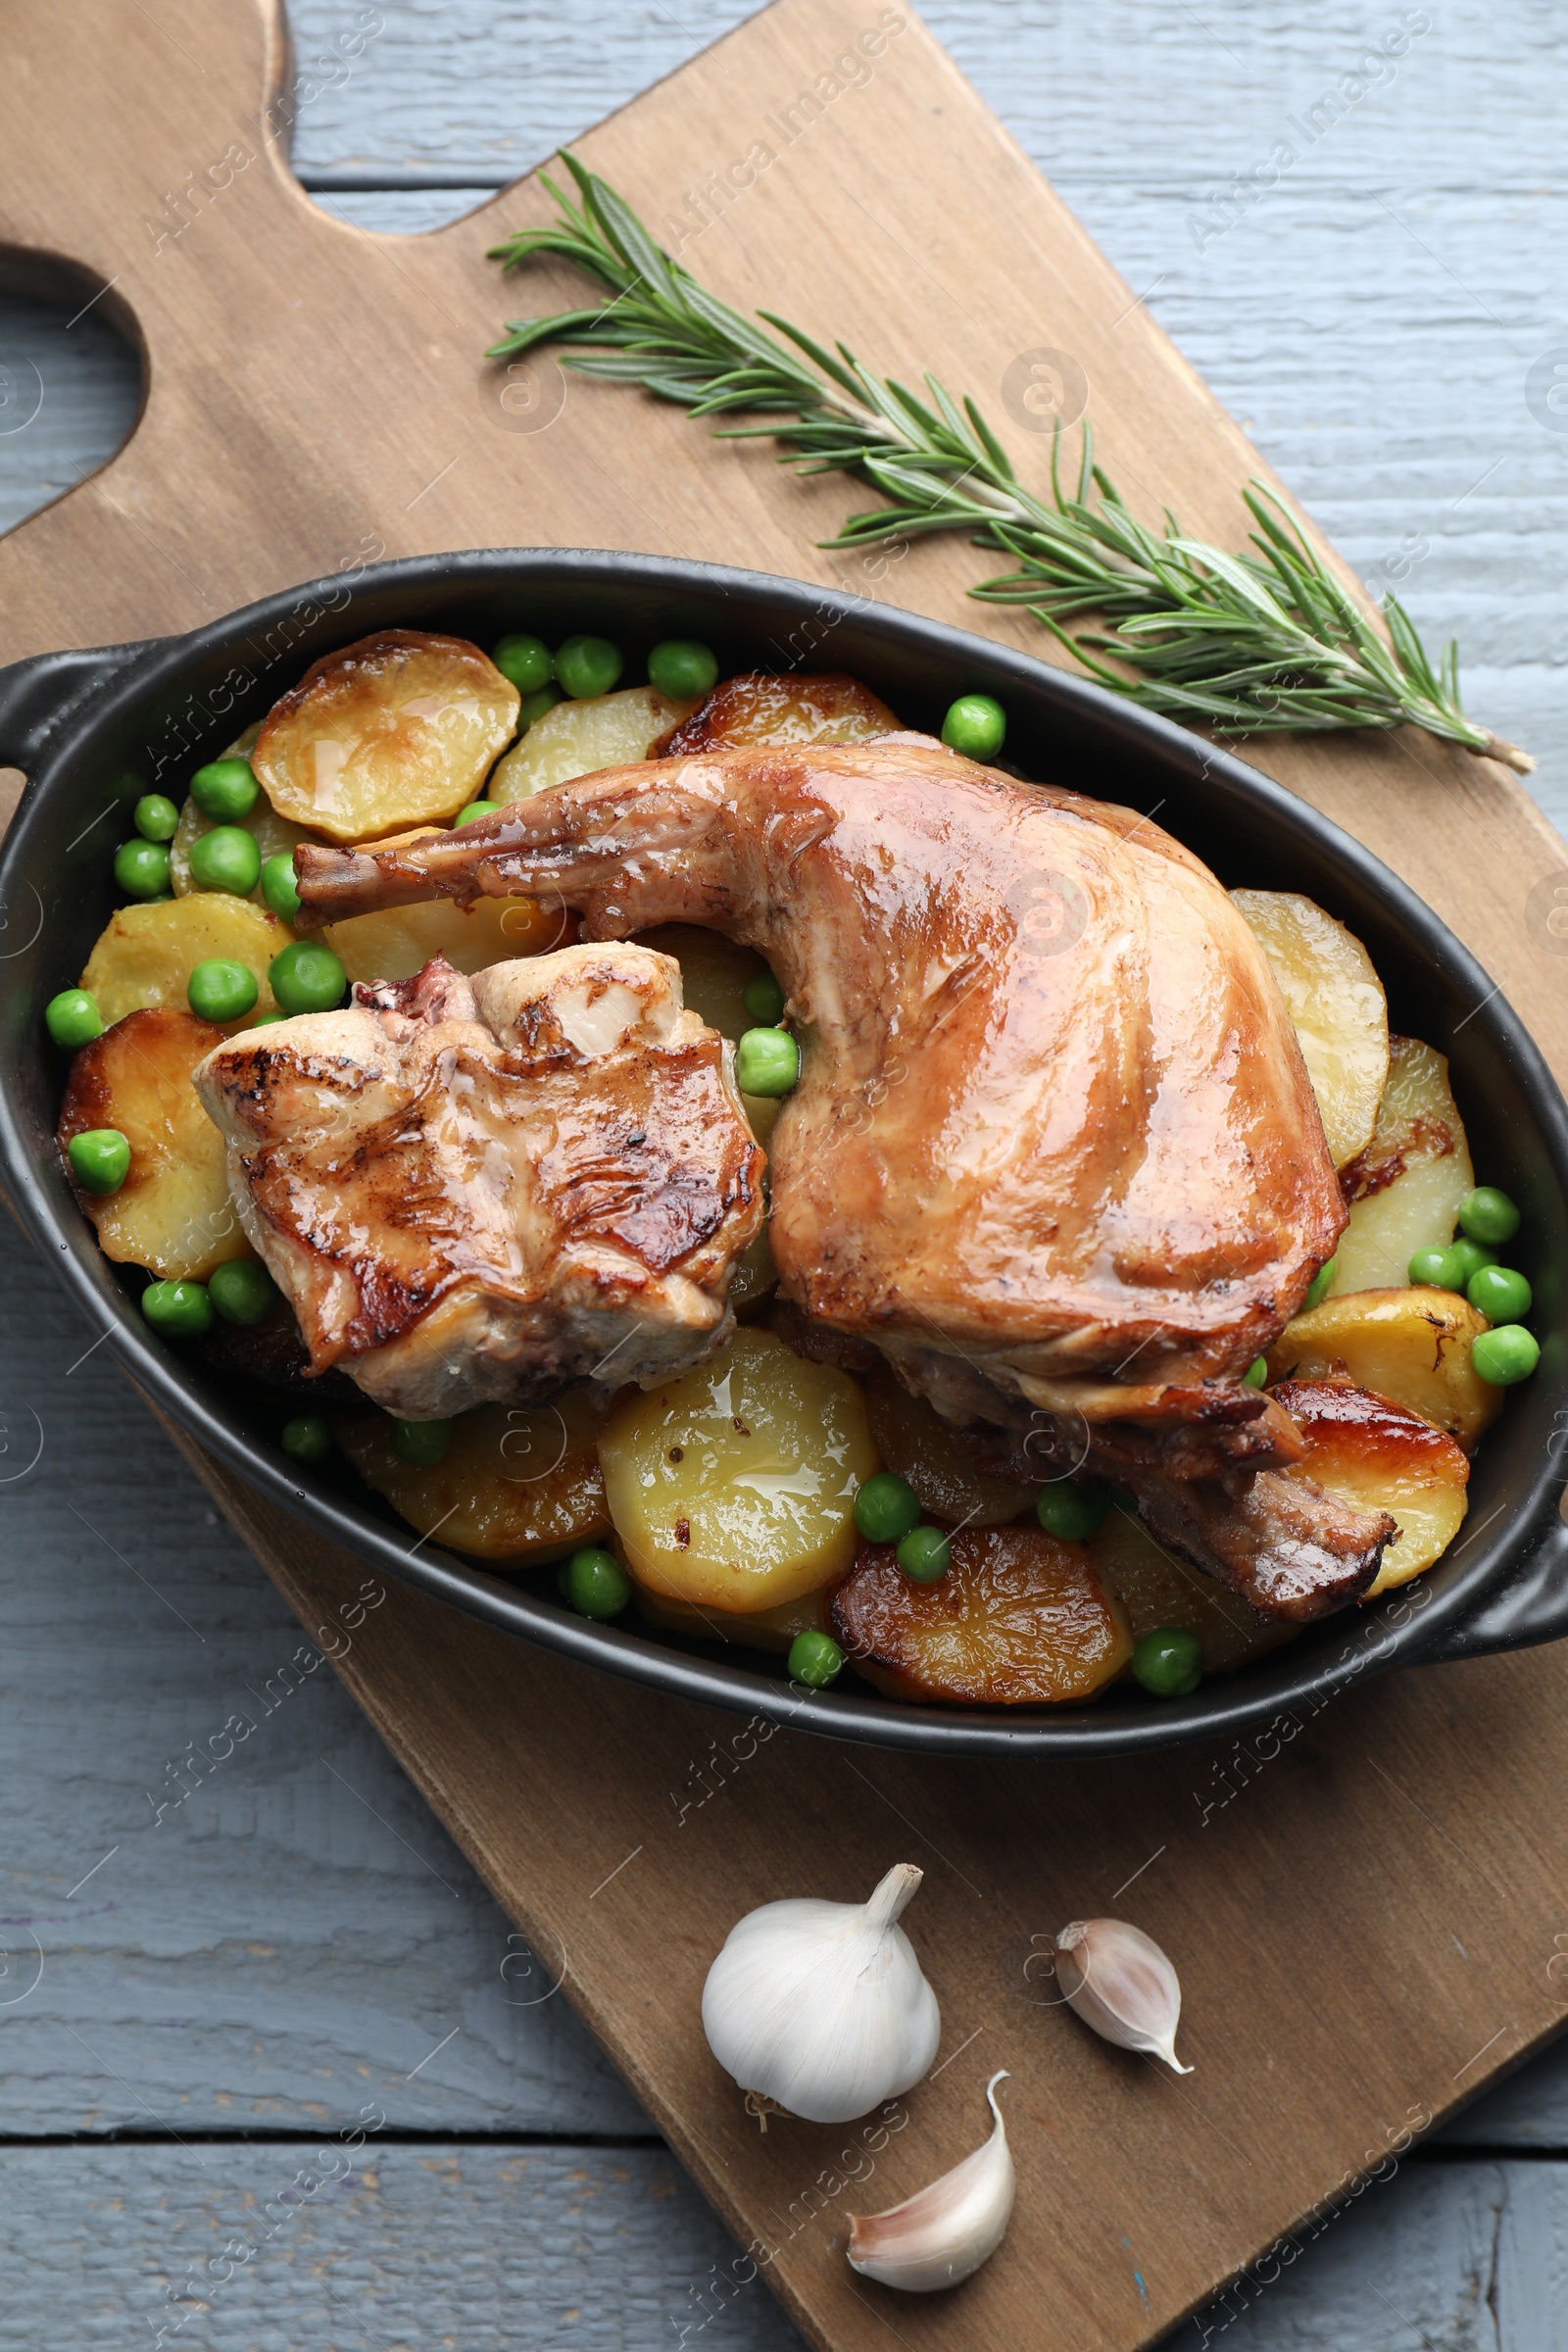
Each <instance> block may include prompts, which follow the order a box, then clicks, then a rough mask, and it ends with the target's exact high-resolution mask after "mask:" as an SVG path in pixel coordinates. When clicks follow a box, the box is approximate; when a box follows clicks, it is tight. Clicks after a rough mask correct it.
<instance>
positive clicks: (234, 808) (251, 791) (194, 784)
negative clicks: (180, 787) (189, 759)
mask: <svg viewBox="0 0 1568 2352" xmlns="http://www.w3.org/2000/svg"><path fill="white" fill-rule="evenodd" d="M261 793H262V788H261V786H260V785H259V784H258V783H257V781H256V778H255V776H254V774H253V773H252V772H251V763H250V761H249V760H237V759H235V760H209V761H208V762H207V765H206V766H205V767H199V768H198V769H197V770H196V773H195V774H194V775H193V776H192V778H191V780H190V797H191V799H192V800H193V801H194V802H195V804H196V806H197V808H198V809H200V810H201V812H202V814H203V816H210V817H211V818H212V819H213V822H214V823H215V824H219V825H237V824H238V822H239V820H240V818H241V817H242V816H249V814H250V812H251V810H252V809H254V808H255V806H256V804H257V802H258V801H259V800H260V798H261Z"/></svg>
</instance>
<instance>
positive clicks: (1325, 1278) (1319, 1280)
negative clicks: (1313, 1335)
mask: <svg viewBox="0 0 1568 2352" xmlns="http://www.w3.org/2000/svg"><path fill="white" fill-rule="evenodd" d="M1339 1270H1340V1261H1339V1259H1338V1258H1337V1257H1331V1258H1330V1259H1329V1261H1328V1263H1327V1265H1324V1266H1319V1268H1318V1270H1317V1272H1316V1273H1315V1274H1314V1275H1313V1277H1312V1279H1311V1281H1310V1282H1309V1283H1308V1285H1307V1290H1306V1297H1305V1299H1304V1300H1303V1301H1302V1310H1303V1312H1304V1311H1305V1309H1306V1308H1307V1307H1312V1306H1321V1305H1322V1303H1323V1301H1324V1299H1326V1298H1327V1297H1328V1295H1329V1293H1330V1291H1332V1290H1333V1288H1334V1277H1335V1275H1336V1274H1337V1273H1338V1272H1339Z"/></svg>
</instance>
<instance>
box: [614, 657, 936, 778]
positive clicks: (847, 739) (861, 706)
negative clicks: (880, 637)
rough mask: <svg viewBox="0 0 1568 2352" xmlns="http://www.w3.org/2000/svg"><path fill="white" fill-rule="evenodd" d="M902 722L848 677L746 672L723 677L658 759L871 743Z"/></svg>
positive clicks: (666, 743)
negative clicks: (770, 747)
mask: <svg viewBox="0 0 1568 2352" xmlns="http://www.w3.org/2000/svg"><path fill="white" fill-rule="evenodd" d="M898 727H899V721H898V720H897V719H896V718H895V717H894V715H893V712H892V711H890V710H889V709H888V707H887V705H886V703H883V702H879V701H878V700H877V698H876V696H875V695H874V694H873V693H872V692H871V690H870V688H869V687H868V686H862V685H861V684H860V682H859V680H858V678H851V677H846V676H845V675H844V673H843V672H842V671H837V670H826V671H822V672H820V673H819V674H818V675H816V676H814V677H812V676H803V675H802V674H801V673H800V672H799V671H794V670H792V671H789V672H787V673H786V674H785V675H783V676H775V675H774V673H773V672H772V671H771V670H765V669H753V670H746V671H743V673H742V674H741V675H740V676H739V677H737V678H722V679H720V681H719V683H718V684H717V685H716V686H715V687H714V688H713V691H712V693H711V695H710V696H709V697H708V700H707V701H706V702H705V703H704V704H703V705H702V706H701V708H700V709H699V710H697V711H694V712H693V714H692V716H691V717H690V718H688V719H686V720H684V721H683V722H682V724H681V725H680V726H678V727H675V728H674V729H673V730H672V731H671V732H670V734H669V735H668V736H667V737H666V738H665V739H664V741H663V742H662V744H661V745H660V746H659V747H658V748H657V750H656V752H655V754H654V757H655V758H656V759H661V760H662V759H670V758H673V757H674V756H675V755H676V754H677V753H687V752H723V751H737V750H749V749H751V748H752V747H754V746H759V747H760V746H763V745H766V744H772V743H780V744H783V743H868V742H870V740H871V738H872V737H873V736H875V735H893V734H896V733H897V732H898Z"/></svg>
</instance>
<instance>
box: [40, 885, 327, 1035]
mask: <svg viewBox="0 0 1568 2352" xmlns="http://www.w3.org/2000/svg"><path fill="white" fill-rule="evenodd" d="M293 936H294V934H293V932H292V931H291V930H290V929H289V927H288V925H287V923H281V922H279V921H278V919H277V916H276V915H275V914H270V913H269V912H268V910H267V908H266V907H253V906H252V905H251V903H250V901H249V899H236V898H235V897H234V896H233V894H232V893H231V892H229V891H226V890H195V891H192V892H191V894H190V896H189V897H188V898H184V899H161V900H158V901H156V902H154V903H153V904H150V905H147V906H142V907H119V908H118V909H117V910H116V912H115V913H114V914H112V915H111V916H110V918H109V922H108V925H107V927H106V928H105V929H104V930H103V931H101V932H100V933H99V936H98V940H97V944H96V945H95V947H94V948H93V952H92V954H91V955H90V956H88V958H87V968H86V970H85V971H84V972H83V973H82V975H81V986H82V987H83V988H84V989H86V990H87V992H88V994H89V995H90V996H92V997H93V998H94V999H95V1000H96V1002H97V1005H98V1009H99V1011H100V1012H101V1013H102V1014H103V1017H104V1019H105V1020H106V1021H108V1022H114V1021H120V1020H123V1018H124V1016H125V1014H126V1013H127V1012H137V1011H140V1010H142V1009H144V1008H145V1007H147V1006H150V1005H179V1006H181V1007H183V1006H184V1005H185V1002H186V1000H185V990H186V987H187V985H188V983H189V980H190V976H191V973H192V972H193V971H194V970H195V968H196V966H197V964H199V963H206V962H207V961H208V960H209V959H210V958H211V957H213V956H221V957H222V958H223V959H224V960H225V961H226V962H228V963H243V964H244V965H245V967H246V968H247V970H249V971H251V972H254V973H255V975H256V981H257V986H258V988H259V990H260V992H261V993H260V994H259V996H258V997H257V1000H256V1003H255V1004H254V1005H253V1006H252V1007H251V1009H250V1011H249V1012H248V1013H246V1015H245V1017H244V1018H243V1020H238V1021H228V1022H226V1023H225V1024H224V1026H223V1030H222V1034H223V1036H225V1037H232V1036H233V1035H234V1034H235V1032H236V1031H237V1030H240V1029H248V1028H249V1027H250V1025H251V1023H252V1022H253V1021H254V1020H255V1018H256V1016H257V1014H258V1013H259V1012H275V1011H276V1010H277V1005H276V1003H275V1001H274V999H273V996H272V992H271V990H270V987H269V986H268V982H267V967H268V965H269V964H270V962H271V960H272V957H273V956H275V955H276V954H277V952H278V950H279V949H280V948H286V947H287V946H288V943H289V941H290V940H291V939H292V938H293Z"/></svg>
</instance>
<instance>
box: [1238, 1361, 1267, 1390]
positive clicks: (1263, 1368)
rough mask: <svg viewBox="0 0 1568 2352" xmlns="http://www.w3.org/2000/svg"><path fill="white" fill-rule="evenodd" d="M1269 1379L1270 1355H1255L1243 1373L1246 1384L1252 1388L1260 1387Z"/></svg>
mask: <svg viewBox="0 0 1568 2352" xmlns="http://www.w3.org/2000/svg"><path fill="white" fill-rule="evenodd" d="M1267 1379H1268V1357H1267V1356H1266V1355H1254V1356H1253V1358H1252V1360H1251V1362H1250V1364H1249V1365H1248V1367H1247V1370H1246V1371H1245V1372H1244V1373H1243V1374H1242V1380H1243V1382H1244V1384H1245V1385H1246V1386H1247V1387H1248V1388H1250V1389H1260V1388H1262V1386H1263V1384H1264V1382H1265V1381H1266V1380H1267Z"/></svg>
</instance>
